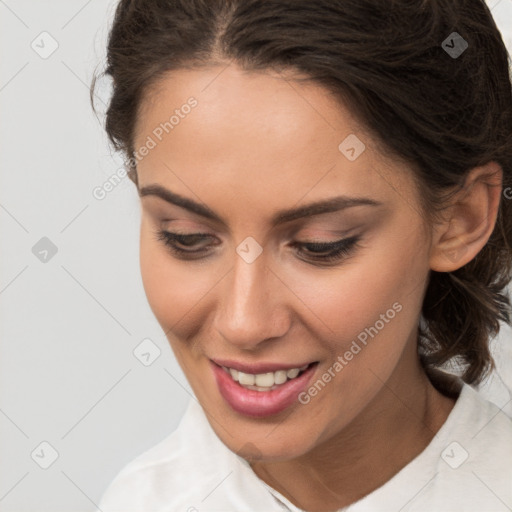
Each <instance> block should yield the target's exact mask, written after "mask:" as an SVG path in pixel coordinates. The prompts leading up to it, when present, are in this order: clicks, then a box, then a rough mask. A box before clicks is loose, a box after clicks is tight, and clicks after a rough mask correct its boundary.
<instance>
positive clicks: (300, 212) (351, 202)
mask: <svg viewBox="0 0 512 512" xmlns="http://www.w3.org/2000/svg"><path fill="white" fill-rule="evenodd" d="M139 196H140V197H141V198H142V197H145V196H156V197H159V198H160V199H163V200H164V201H166V202H168V203H171V204H174V205H176V206H179V207H181V208H184V209H185V210H189V211H191V212H192V213H195V214H197V215H200V216H201V217H205V218H206V219H210V220H213V221H215V222H218V223H220V224H223V225H224V226H226V225H227V224H226V222H225V220H224V219H223V218H222V217H220V216H219V215H217V214H216V213H215V212H214V211H212V210H211V209H210V208H208V207H207V206H206V205H203V204H201V203H197V202H195V201H193V200H192V199H189V198H187V197H183V196H180V195H178V194H176V193H175V192H171V191H170V190H168V189H166V188H164V187H162V186H160V185H156V184H154V185H147V186H145V187H142V188H141V189H140V190H139ZM361 205H364V206H379V205H382V202H380V201H376V200H374V199H370V198H369V197H349V196H336V197H332V198H329V199H326V200H321V201H315V202H313V203H309V204H306V205H304V206H300V207H298V208H290V209H286V210H279V211H278V212H277V213H275V214H274V215H273V216H272V219H271V225H272V226H273V227H275V226H277V225H279V224H284V223H286V222H291V221H294V220H297V219H301V218H304V217H311V216H313V215H320V214H322V213H332V212H337V211H340V210H344V209H345V208H350V207H352V206H361Z"/></svg>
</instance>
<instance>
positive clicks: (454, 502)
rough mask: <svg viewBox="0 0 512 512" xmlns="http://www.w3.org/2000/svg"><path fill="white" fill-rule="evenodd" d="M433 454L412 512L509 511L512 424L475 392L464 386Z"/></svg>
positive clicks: (434, 447) (511, 503)
mask: <svg viewBox="0 0 512 512" xmlns="http://www.w3.org/2000/svg"><path fill="white" fill-rule="evenodd" d="M431 448H432V449H430V450H429V449H427V450H426V453H425V454H428V457H427V458H425V462H427V463H428V465H429V466H430V468H431V473H432V478H431V480H430V481H429V483H428V484H427V485H426V486H425V488H424V489H423V490H422V492H421V493H420V494H419V495H418V497H417V498H416V499H415V500H414V501H415V502H416V503H411V507H410V510H411V511H412V510H414V511H416V510H418V511H420V510H433V509H436V507H438V509H439V507H441V509H442V507H444V508H445V509H451V510H467V511H468V512H469V511H475V512H476V511H481V510H496V511H499V510H507V509H508V508H507V507H512V486H511V485H510V475H511V474H512V420H511V419H510V418H509V417H508V416H507V415H506V414H505V413H504V412H503V411H502V410H501V409H500V408H499V407H498V406H496V405H495V404H494V403H492V402H490V401H488V400H486V399H485V398H484V397H482V396H481V395H480V394H479V393H478V392H477V391H476V390H475V389H474V388H472V387H471V386H469V385H467V384H464V386H463V388H462V391H461V393H460V396H459V399H458V400H457V402H456V405H455V407H454V409H453V411H452V414H450V416H449V418H448V419H447V421H446V423H445V425H443V427H442V428H441V429H440V430H439V432H438V433H437V435H436V437H435V439H434V441H433V443H432V446H431ZM432 507H434V508H432ZM406 510H409V509H406Z"/></svg>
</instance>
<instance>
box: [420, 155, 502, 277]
mask: <svg viewBox="0 0 512 512" xmlns="http://www.w3.org/2000/svg"><path fill="white" fill-rule="evenodd" d="M502 177H503V171H502V168H501V166H500V165H499V164H498V163H496V162H489V163H488V164H486V165H484V166H480V167H475V168H474V169H472V170H471V171H470V172H469V174H468V176H467V178H466V182H465V184H464V188H463V189H462V190H460V191H459V192H458V193H457V194H456V196H455V197H454V198H453V199H452V202H451V205H450V206H449V208H448V209H447V211H448V212H449V213H448V215H447V216H446V220H445V221H443V222H442V223H440V224H437V225H436V226H435V227H434V230H433V241H432V249H431V254H430V268H431V269H432V270H435V271H437V272H451V271H453V270H456V269H458V268H460V267H462V266H464V265H465V264H466V263H468V262H470V261H471V260H472V259H473V258H474V257H475V256H476V255H477V254H478V253H479V252H480V250H481V249H482V248H483V247H484V246H485V244H486V243H487V241H488V240H489V237H490V236H491V233H492V231H493V229H494V226H495V224H496V219H497V216H498V209H499V204H500V198H501V189H502Z"/></svg>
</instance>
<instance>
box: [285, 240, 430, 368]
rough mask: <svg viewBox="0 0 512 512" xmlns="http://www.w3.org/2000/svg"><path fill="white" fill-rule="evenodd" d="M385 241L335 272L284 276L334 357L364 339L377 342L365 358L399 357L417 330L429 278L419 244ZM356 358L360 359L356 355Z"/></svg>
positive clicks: (420, 241)
mask: <svg viewBox="0 0 512 512" xmlns="http://www.w3.org/2000/svg"><path fill="white" fill-rule="evenodd" d="M383 239H385V240H392V242H389V243H377V242H375V243H373V244H372V246H371V247H372V248H371V252H370V250H367V251H366V252H362V253H361V254H360V256H359V257H355V258H353V259H352V260H347V261H346V263H345V264H343V265H342V266H340V267H339V268H338V269H333V270H326V272H325V273H322V272H320V271H318V270H315V271H310V270H308V271H305V272H303V273H301V274H300V276H299V275H293V274H291V273H290V275H289V276H288V279H289V282H292V283H293V284H292V286H291V288H292V289H293V290H294V292H295V293H296V295H297V296H298V297H300V298H301V299H302V300H303V302H304V303H305V304H306V305H307V306H308V309H309V310H310V311H311V312H313V313H314V315H313V316H312V318H313V322H314V324H315V326H318V331H317V333H318V339H319V340H322V339H323V340H325V341H324V344H325V348H326V349H327V350H328V351H329V352H330V353H331V354H332V357H333V359H335V358H336V357H337V356H338V355H340V354H343V353H345V351H347V350H349V349H350V346H351V344H352V341H354V340H359V341H361V343H360V345H361V346H363V347H364V346H365V345H364V342H365V341H368V342H369V341H370V340H379V343H378V345H377V344H375V343H374V344H373V346H374V347H375V348H374V349H373V348H372V350H371V351H370V350H366V352H367V355H366V356H365V357H372V358H375V359H376V360H378V358H379V355H380V354H381V353H382V352H387V353H389V354H392V353H394V354H395V356H396V357H398V355H399V354H400V352H401V351H402V349H403V347H404V345H405V343H406V342H407V340H408V338H409V336H410V333H411V331H412V330H413V329H416V324H417V320H418V314H419V311H420V309H421V301H422V298H423V291H424V284H425V280H426V277H427V275H428V262H427V259H426V253H425V254H424V252H425V251H423V249H422V243H423V241H422V240H420V239H419V238H418V237H412V238H411V237H406V236H404V237H403V238H401V239H398V238H397V237H396V236H395V237H390V236H389V234H385V235H383ZM368 346H369V344H368ZM355 350H357V349H355ZM349 357H350V356H349ZM357 359H358V360H359V361H361V360H362V358H361V357H360V356H359V355H358V356H357ZM383 364H384V363H383Z"/></svg>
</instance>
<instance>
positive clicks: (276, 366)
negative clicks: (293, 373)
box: [211, 359, 312, 375]
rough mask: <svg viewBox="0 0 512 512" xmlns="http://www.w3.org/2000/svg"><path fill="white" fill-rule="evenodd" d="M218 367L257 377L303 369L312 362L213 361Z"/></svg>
mask: <svg viewBox="0 0 512 512" xmlns="http://www.w3.org/2000/svg"><path fill="white" fill-rule="evenodd" d="M211 361H213V362H214V363H215V364H217V365H218V366H225V367H226V368H233V370H238V371H239V372H244V373H252V374H253V375H256V374H258V373H268V372H277V371H278V370H291V369H292V368H302V367H303V366H305V365H307V364H311V363H312V361H306V362H305V363H297V364H289V363H287V364H285V363H282V364H281V363H271V362H268V363H252V364H251V363H242V362H239V361H233V360H230V359H211Z"/></svg>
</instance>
